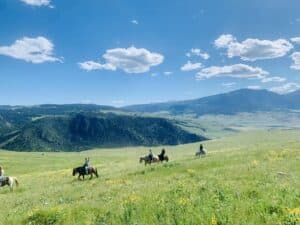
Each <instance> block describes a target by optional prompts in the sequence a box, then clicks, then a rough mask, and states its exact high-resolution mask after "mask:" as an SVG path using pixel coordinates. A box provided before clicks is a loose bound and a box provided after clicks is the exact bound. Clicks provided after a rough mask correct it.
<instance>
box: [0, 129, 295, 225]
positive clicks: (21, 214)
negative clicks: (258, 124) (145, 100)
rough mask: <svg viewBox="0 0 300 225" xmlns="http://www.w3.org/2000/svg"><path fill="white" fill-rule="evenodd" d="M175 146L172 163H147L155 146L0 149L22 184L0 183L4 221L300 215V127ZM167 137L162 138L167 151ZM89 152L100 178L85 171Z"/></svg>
mask: <svg viewBox="0 0 300 225" xmlns="http://www.w3.org/2000/svg"><path fill="white" fill-rule="evenodd" d="M198 145H199V144H198V143H196V144H188V145H182V146H174V147H168V146H164V147H165V148H166V149H167V154H168V155H169V157H170V159H171V161H170V162H169V163H167V164H166V163H165V164H160V165H152V166H146V167H145V166H144V165H143V164H139V162H138V158H139V156H141V155H144V154H146V153H147V148H144V147H137V148H122V149H113V150H105V149H104V150H92V151H87V152H81V153H15V152H7V151H0V164H1V165H3V166H4V167H5V170H6V173H7V175H13V176H17V177H18V179H19V181H20V184H21V185H20V187H19V188H18V189H16V190H15V191H14V192H13V193H11V192H10V191H9V190H8V189H7V188H2V189H0V201H1V206H2V207H1V211H0V224H9V225H20V224H31V225H34V224H39V225H43V224H47V225H48V224H55V225H56V224H60V225H67V224H78V225H79V224H80V225H82V224H95V225H96V224H97V225H98V224H139V225H140V224H141V225H142V224H145V225H151V224H153V225H154V224H164V225H168V224H182V225H187V224H195V225H196V224H197V225H199V224H203V225H204V224H205V225H207V224H213V225H220V224H245V225H252V224H253V225H254V224H255V225H259V224H270V225H274V224H284V225H296V224H298V223H299V208H300V191H299V190H300V163H299V160H300V154H299V149H300V131H299V130H298V131H297V130H289V131H282V130H277V131H251V132H245V133H239V134H235V135H232V136H228V137H226V138H222V139H218V140H213V141H208V142H206V143H205V147H206V148H207V149H208V150H209V154H208V156H207V157H206V158H202V159H198V158H195V157H194V153H195V151H196V150H197V149H198ZM160 149H161V147H158V148H154V151H155V152H157V153H158V152H159V151H160ZM86 156H89V157H90V158H91V160H92V164H93V165H94V166H96V167H97V168H98V170H99V172H100V178H99V179H93V180H86V181H77V180H76V178H74V177H72V176H71V172H72V168H73V167H75V166H79V165H81V164H82V161H83V159H84V158H85V157H86Z"/></svg>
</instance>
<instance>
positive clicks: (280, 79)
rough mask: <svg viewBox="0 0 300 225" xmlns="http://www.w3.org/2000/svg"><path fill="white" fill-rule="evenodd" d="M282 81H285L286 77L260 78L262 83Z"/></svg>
mask: <svg viewBox="0 0 300 225" xmlns="http://www.w3.org/2000/svg"><path fill="white" fill-rule="evenodd" d="M284 81H286V78H284V77H265V78H263V79H262V80H261V82H262V83H268V82H284Z"/></svg>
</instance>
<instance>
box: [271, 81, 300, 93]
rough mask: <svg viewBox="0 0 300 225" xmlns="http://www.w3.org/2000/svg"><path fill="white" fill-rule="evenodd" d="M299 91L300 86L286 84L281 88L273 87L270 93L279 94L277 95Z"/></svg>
mask: <svg viewBox="0 0 300 225" xmlns="http://www.w3.org/2000/svg"><path fill="white" fill-rule="evenodd" d="M297 90H300V84H297V83H286V84H284V85H282V86H278V87H273V88H271V89H270V91H273V92H276V93H279V94H287V93H291V92H294V91H297Z"/></svg>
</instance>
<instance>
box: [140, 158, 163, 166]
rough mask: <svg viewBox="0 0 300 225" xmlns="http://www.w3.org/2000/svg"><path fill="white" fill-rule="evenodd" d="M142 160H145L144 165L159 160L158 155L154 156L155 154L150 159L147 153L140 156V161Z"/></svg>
mask: <svg viewBox="0 0 300 225" xmlns="http://www.w3.org/2000/svg"><path fill="white" fill-rule="evenodd" d="M143 161H144V162H145V166H146V165H147V164H151V163H158V162H160V160H159V158H158V156H155V155H154V156H153V157H152V160H151V158H150V156H149V155H146V156H142V157H140V163H142V162H143Z"/></svg>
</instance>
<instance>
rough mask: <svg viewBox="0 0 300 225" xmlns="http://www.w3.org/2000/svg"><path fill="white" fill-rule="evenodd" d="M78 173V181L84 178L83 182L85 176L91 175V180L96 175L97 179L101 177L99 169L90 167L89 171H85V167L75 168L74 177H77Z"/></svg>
mask: <svg viewBox="0 0 300 225" xmlns="http://www.w3.org/2000/svg"><path fill="white" fill-rule="evenodd" d="M86 172H87V173H86ZM77 173H78V174H79V175H78V180H80V177H82V178H83V180H84V176H85V175H91V176H90V179H92V178H93V175H94V174H95V175H96V177H99V175H98V171H97V168H94V167H89V168H88V169H87V171H86V170H85V167H83V166H81V167H77V168H74V169H73V173H72V175H73V176H75V175H76V174H77Z"/></svg>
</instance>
